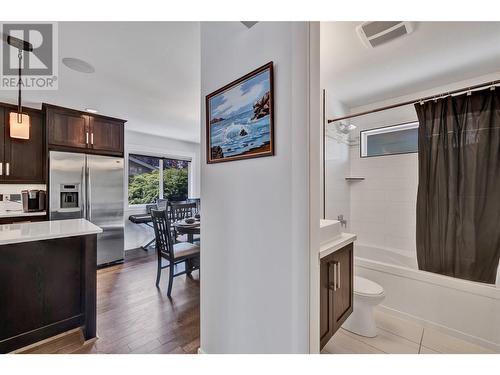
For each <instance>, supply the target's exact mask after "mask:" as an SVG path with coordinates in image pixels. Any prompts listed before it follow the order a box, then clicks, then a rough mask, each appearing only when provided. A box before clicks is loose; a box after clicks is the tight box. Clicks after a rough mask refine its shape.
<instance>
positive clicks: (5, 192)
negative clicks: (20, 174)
mask: <svg viewBox="0 0 500 375" xmlns="http://www.w3.org/2000/svg"><path fill="white" fill-rule="evenodd" d="M23 190H47V185H44V184H32V185H30V184H0V196H1V197H2V199H1V200H3V201H9V200H12V201H15V200H18V199H20V194H21V191H23ZM11 194H12V195H14V194H16V196H13V197H12V198H13V199H10V198H11V197H10V195H11ZM15 198H18V199H15Z"/></svg>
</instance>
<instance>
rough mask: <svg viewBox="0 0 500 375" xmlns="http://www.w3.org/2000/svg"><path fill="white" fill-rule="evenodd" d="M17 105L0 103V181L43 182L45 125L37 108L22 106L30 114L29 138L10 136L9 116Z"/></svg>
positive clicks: (24, 111)
mask: <svg viewBox="0 0 500 375" xmlns="http://www.w3.org/2000/svg"><path fill="white" fill-rule="evenodd" d="M16 111H17V107H16V106H13V105H10V104H3V103H0V163H1V164H0V183H16V184H18V183H34V184H36V183H39V184H44V183H45V176H46V151H45V126H44V125H45V124H44V121H43V114H42V112H41V111H40V110H36V109H31V108H25V107H23V113H25V114H27V115H29V116H30V136H29V139H17V138H11V137H10V123H9V121H10V120H9V117H10V113H11V112H16Z"/></svg>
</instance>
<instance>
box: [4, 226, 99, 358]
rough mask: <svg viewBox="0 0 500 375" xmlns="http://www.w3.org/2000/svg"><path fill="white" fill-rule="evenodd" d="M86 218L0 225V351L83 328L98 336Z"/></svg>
mask: <svg viewBox="0 0 500 375" xmlns="http://www.w3.org/2000/svg"><path fill="white" fill-rule="evenodd" d="M101 232H102V230H101V229H100V228H99V227H97V226H96V225H94V224H92V223H90V222H89V221H87V220H85V219H71V220H58V221H45V222H33V223H17V224H8V225H0V353H8V352H11V351H13V350H16V349H18V348H21V347H24V346H27V345H30V344H33V343H35V342H38V341H40V340H44V339H47V338H49V337H52V336H54V335H57V334H60V333H63V332H66V331H68V330H71V329H74V328H78V327H81V328H82V330H83V335H84V337H85V339H86V340H88V339H91V338H94V337H95V336H96V269H97V265H96V262H97V261H96V259H97V258H96V241H97V234H98V233H101Z"/></svg>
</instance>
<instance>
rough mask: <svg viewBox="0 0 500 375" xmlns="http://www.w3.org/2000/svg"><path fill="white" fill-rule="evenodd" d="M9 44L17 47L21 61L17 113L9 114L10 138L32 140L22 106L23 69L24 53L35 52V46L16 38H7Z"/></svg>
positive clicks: (27, 117)
mask: <svg viewBox="0 0 500 375" xmlns="http://www.w3.org/2000/svg"><path fill="white" fill-rule="evenodd" d="M7 43H8V44H10V45H11V46H13V47H17V49H18V53H17V57H18V59H19V69H18V75H19V80H18V83H17V86H18V96H17V112H10V114H9V125H10V137H11V138H18V139H29V138H30V117H29V115H27V114H23V107H22V105H21V85H22V80H21V68H22V60H23V51H27V52H31V51H33V46H32V44H31V43H28V42H26V41H24V40H21V39H18V38H14V37H12V36H8V37H7Z"/></svg>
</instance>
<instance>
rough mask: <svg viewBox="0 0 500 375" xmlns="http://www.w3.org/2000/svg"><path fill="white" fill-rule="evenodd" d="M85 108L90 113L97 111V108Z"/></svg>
mask: <svg viewBox="0 0 500 375" xmlns="http://www.w3.org/2000/svg"><path fill="white" fill-rule="evenodd" d="M85 110H86V111H87V112H90V113H97V112H98V111H97V109H93V108H85Z"/></svg>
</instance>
